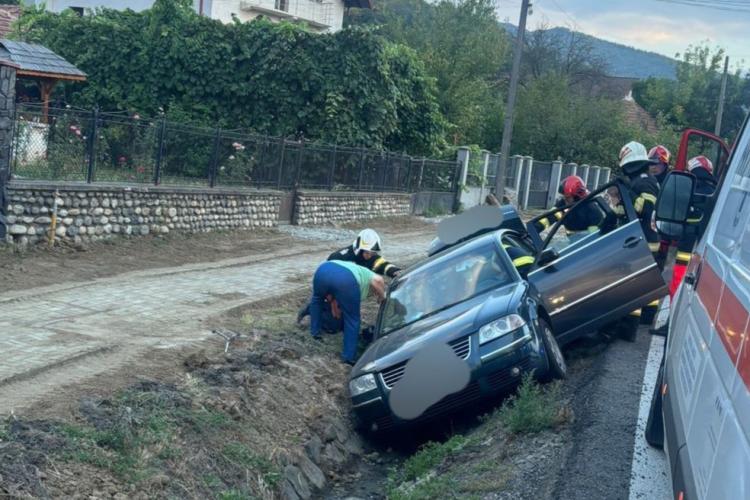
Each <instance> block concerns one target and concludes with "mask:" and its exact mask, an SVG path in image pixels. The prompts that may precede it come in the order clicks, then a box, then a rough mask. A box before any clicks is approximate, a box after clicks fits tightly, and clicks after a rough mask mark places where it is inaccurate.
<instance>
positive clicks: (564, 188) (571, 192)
mask: <svg viewBox="0 0 750 500" xmlns="http://www.w3.org/2000/svg"><path fill="white" fill-rule="evenodd" d="M560 193H561V194H562V195H563V196H570V197H572V198H577V199H581V198H585V197H586V196H588V194H589V190H588V189H586V183H585V182H583V179H581V178H580V177H578V176H577V175H571V176H570V177H566V178H565V180H563V181H562V184H560Z"/></svg>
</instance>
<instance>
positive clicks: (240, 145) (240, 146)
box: [232, 142, 245, 151]
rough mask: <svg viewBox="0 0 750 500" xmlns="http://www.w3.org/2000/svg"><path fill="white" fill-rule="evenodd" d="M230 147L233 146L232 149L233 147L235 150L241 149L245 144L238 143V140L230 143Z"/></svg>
mask: <svg viewBox="0 0 750 500" xmlns="http://www.w3.org/2000/svg"><path fill="white" fill-rule="evenodd" d="M232 147H233V148H234V149H235V150H236V151H242V150H243V149H245V146H243V145H242V144H240V143H239V142H235V143H232Z"/></svg>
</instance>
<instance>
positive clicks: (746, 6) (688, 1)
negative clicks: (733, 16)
mask: <svg viewBox="0 0 750 500" xmlns="http://www.w3.org/2000/svg"><path fill="white" fill-rule="evenodd" d="M656 1H657V2H664V3H674V4H678V5H687V6H690V7H699V8H706V9H714V10H723V11H726V12H750V3H749V2H744V1H740V0H735V1H733V0H723V1H722V0H711V1H706V0H656Z"/></svg>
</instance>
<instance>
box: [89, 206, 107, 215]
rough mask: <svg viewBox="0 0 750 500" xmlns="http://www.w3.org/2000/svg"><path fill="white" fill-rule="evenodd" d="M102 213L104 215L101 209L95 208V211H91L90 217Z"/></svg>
mask: <svg viewBox="0 0 750 500" xmlns="http://www.w3.org/2000/svg"><path fill="white" fill-rule="evenodd" d="M103 213H104V209H103V208H102V207H96V208H95V209H93V210H92V211H91V215H95V216H98V215H102V214H103Z"/></svg>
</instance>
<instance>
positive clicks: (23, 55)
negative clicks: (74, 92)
mask: <svg viewBox="0 0 750 500" xmlns="http://www.w3.org/2000/svg"><path fill="white" fill-rule="evenodd" d="M0 59H4V60H9V61H11V62H12V63H14V64H16V65H17V66H18V68H19V71H20V72H22V71H33V72H35V73H51V74H54V75H69V76H74V77H84V78H85V77H86V73H84V72H83V71H81V70H80V69H78V68H76V67H75V66H73V65H72V64H70V63H69V62H68V61H66V60H65V59H63V58H62V57H60V56H58V55H57V54H55V53H54V52H52V51H51V50H49V49H48V48H47V47H44V46H42V45H37V44H34V43H25V42H17V41H15V40H8V39H2V40H0Z"/></svg>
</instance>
